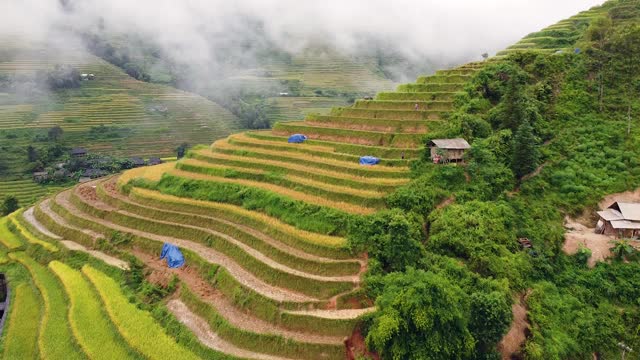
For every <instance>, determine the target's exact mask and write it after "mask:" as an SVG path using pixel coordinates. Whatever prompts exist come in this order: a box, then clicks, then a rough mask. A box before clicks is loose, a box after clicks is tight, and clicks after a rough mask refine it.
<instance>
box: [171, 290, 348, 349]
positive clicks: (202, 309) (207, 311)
mask: <svg viewBox="0 0 640 360" xmlns="http://www.w3.org/2000/svg"><path fill="white" fill-rule="evenodd" d="M180 298H181V299H182V300H183V301H184V302H185V304H187V305H188V306H189V308H190V309H191V310H192V311H194V312H195V313H196V314H198V315H199V316H201V317H202V318H203V319H205V320H206V321H207V322H208V323H209V325H210V326H211V328H212V329H213V330H214V331H215V332H216V333H218V334H219V335H220V337H222V338H224V339H226V340H227V341H229V342H232V343H234V344H236V345H238V346H240V347H243V348H246V349H249V350H252V351H256V352H261V353H267V354H273V355H279V356H286V357H293V358H301V357H304V358H305V359H327V358H328V359H338V358H341V357H343V356H344V345H342V344H338V345H330V344H311V343H301V342H297V341H294V340H290V339H285V338H282V337H281V336H278V335H271V334H258V333H251V332H248V331H244V330H241V329H238V328H235V327H233V326H232V325H231V324H229V323H228V322H227V321H226V320H225V319H224V318H223V317H222V316H220V314H218V313H217V312H216V311H215V309H213V308H212V307H211V306H209V305H208V304H206V303H205V302H203V301H202V300H200V299H199V298H198V297H197V296H196V295H194V294H193V293H192V292H191V291H189V290H188V289H187V287H185V286H183V287H182V288H181V291H180Z"/></svg>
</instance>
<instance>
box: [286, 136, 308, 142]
mask: <svg viewBox="0 0 640 360" xmlns="http://www.w3.org/2000/svg"><path fill="white" fill-rule="evenodd" d="M305 140H307V137H306V136H305V135H302V134H293V135H291V136H289V142H290V143H296V144H299V143H303V142H304V141H305Z"/></svg>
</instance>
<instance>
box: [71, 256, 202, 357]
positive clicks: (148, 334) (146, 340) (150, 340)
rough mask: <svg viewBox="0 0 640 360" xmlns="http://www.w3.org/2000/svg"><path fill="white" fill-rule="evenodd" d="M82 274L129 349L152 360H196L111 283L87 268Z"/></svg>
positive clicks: (110, 279)
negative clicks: (175, 358) (91, 285)
mask: <svg viewBox="0 0 640 360" xmlns="http://www.w3.org/2000/svg"><path fill="white" fill-rule="evenodd" d="M82 273H83V274H84V275H85V276H86V277H87V278H88V279H89V280H90V281H91V283H92V284H93V285H94V286H95V288H96V290H97V292H98V294H99V295H100V298H101V299H102V302H103V303H104V306H105V310H106V312H107V313H108V314H109V317H110V318H111V320H112V321H113V323H114V324H115V325H116V327H117V328H118V330H119V332H120V333H121V334H122V337H123V338H124V339H125V341H127V343H129V345H130V346H131V347H133V348H134V349H136V350H137V351H138V352H140V353H141V354H143V355H144V356H145V357H149V358H152V359H168V358H174V357H177V358H180V359H185V360H189V359H193V360H196V359H199V358H198V357H197V356H196V355H194V354H193V353H192V352H190V351H189V350H187V349H185V348H184V347H182V346H181V345H179V344H177V343H176V341H175V340H174V339H172V338H171V337H169V336H168V335H167V334H166V333H165V332H164V329H163V328H162V327H161V326H160V325H158V323H156V322H155V320H154V319H153V317H152V316H151V314H149V313H147V312H145V311H142V310H139V309H138V308H137V307H136V306H135V305H134V304H131V303H129V301H128V300H127V298H126V296H125V295H124V294H123V293H122V290H121V289H120V286H118V284H117V283H116V282H115V280H113V279H112V278H110V277H109V276H107V275H105V274H104V273H102V272H100V271H98V270H96V269H94V268H92V267H91V266H88V265H85V266H84V267H83V268H82Z"/></svg>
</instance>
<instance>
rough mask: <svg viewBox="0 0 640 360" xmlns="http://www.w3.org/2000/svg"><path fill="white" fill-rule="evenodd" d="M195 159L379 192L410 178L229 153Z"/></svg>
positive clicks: (390, 188) (386, 190)
mask: <svg viewBox="0 0 640 360" xmlns="http://www.w3.org/2000/svg"><path fill="white" fill-rule="evenodd" d="M190 156H192V157H193V158H194V159H198V160H201V161H205V162H208V163H211V164H223V165H228V166H231V167H240V168H247V169H256V170H263V171H265V172H271V173H278V172H282V173H286V174H290V175H294V176H303V177H305V178H307V179H311V180H316V181H320V182H324V183H328V184H333V185H341V186H347V187H352V188H359V187H364V188H367V189H369V190H370V191H371V190H374V191H378V192H385V193H386V192H389V191H392V190H393V189H395V188H396V187H397V186H400V185H403V184H406V183H407V182H408V181H409V180H408V179H384V178H382V179H381V178H369V177H363V176H357V175H352V174H349V173H345V172H339V171H331V170H324V169H317V168H314V167H311V166H306V165H304V164H302V165H301V164H298V163H291V162H285V161H277V160H264V159H260V160H256V159H252V158H247V157H244V156H235V155H228V154H223V153H209V154H204V153H193V154H192V155H190Z"/></svg>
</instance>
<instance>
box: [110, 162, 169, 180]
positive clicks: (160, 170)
mask: <svg viewBox="0 0 640 360" xmlns="http://www.w3.org/2000/svg"><path fill="white" fill-rule="evenodd" d="M174 166H175V163H170V162H168V163H164V164H160V165H155V166H143V167H139V168H135V169H131V170H127V171H125V172H124V173H123V174H122V175H120V177H119V178H118V179H119V180H118V185H125V184H127V183H129V181H131V180H133V179H137V178H143V179H147V180H150V181H159V180H160V178H161V177H162V174H164V173H165V172H166V171H167V170H169V169H172V168H173V167H174Z"/></svg>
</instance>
